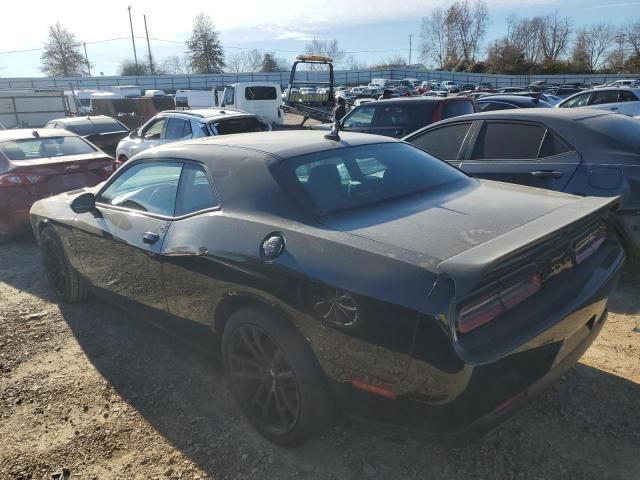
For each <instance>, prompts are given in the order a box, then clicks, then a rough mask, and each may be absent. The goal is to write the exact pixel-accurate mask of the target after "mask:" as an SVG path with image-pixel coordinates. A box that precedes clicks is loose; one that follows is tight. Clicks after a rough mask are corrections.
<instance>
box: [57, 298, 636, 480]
mask: <svg viewBox="0 0 640 480" xmlns="http://www.w3.org/2000/svg"><path fill="white" fill-rule="evenodd" d="M60 309H61V313H62V315H63V317H64V319H65V321H66V322H67V324H68V325H69V327H70V328H71V330H72V332H73V334H74V336H75V338H76V339H77V341H78V343H79V344H80V346H81V348H82V350H83V351H84V353H85V354H86V355H87V357H88V358H89V360H90V362H91V363H92V364H93V365H94V366H95V368H96V369H97V370H98V371H99V372H100V374H101V375H103V376H104V378H105V379H106V380H107V381H108V382H109V383H110V384H111V385H112V386H113V388H114V389H115V390H116V391H117V393H118V394H119V395H120V396H121V397H122V398H123V399H124V400H125V401H126V402H127V403H129V404H130V405H131V406H132V407H133V408H135V409H136V410H137V411H138V412H139V413H140V414H141V415H142V416H143V417H144V418H145V420H147V421H148V422H149V423H150V424H151V425H152V426H153V427H154V428H155V429H156V430H157V431H158V432H159V433H160V434H161V435H162V436H163V437H164V438H166V439H167V440H169V441H170V442H171V443H172V444H173V445H174V446H175V447H176V448H177V449H179V450H180V451H181V452H183V453H184V454H185V455H187V456H188V457H189V458H190V459H191V460H192V461H194V462H195V463H196V464H197V465H198V466H199V467H200V468H202V469H203V470H205V471H206V472H208V473H209V474H210V475H211V476H212V477H215V478H218V477H219V476H221V473H223V474H225V475H227V474H230V475H236V474H246V475H251V473H252V471H253V469H254V468H255V467H256V463H255V461H253V459H259V458H270V459H275V462H274V463H273V464H269V463H268V462H267V463H265V464H264V465H262V468H263V469H266V471H264V478H267V477H269V476H278V475H280V474H281V471H280V473H278V470H277V468H278V467H277V465H278V463H280V462H285V461H286V463H287V464H288V465H290V464H292V463H293V464H295V465H297V466H296V467H294V469H295V470H298V471H300V472H307V473H308V474H309V475H310V476H311V477H314V478H315V476H314V475H313V472H314V471H317V470H318V469H322V468H325V467H326V462H327V461H330V462H333V467H332V468H334V472H333V475H335V478H345V476H346V477H349V478H360V477H362V476H363V475H362V471H361V468H362V467H361V466H362V464H363V462H365V463H366V462H377V464H376V467H375V468H376V469H377V471H378V472H379V474H381V473H382V472H387V473H388V474H385V475H384V476H383V478H404V476H405V475H409V473H410V472H411V471H412V469H414V470H415V471H416V472H420V471H421V465H422V467H423V468H427V471H433V472H434V473H436V472H437V471H438V470H437V468H436V467H434V462H437V463H439V464H440V468H445V470H446V469H447V468H451V467H453V466H456V468H459V467H460V465H462V466H463V467H464V466H466V468H467V469H468V471H469V472H471V473H473V472H474V468H478V462H488V463H492V462H495V461H496V460H495V458H483V457H485V456H486V452H487V451H489V452H495V456H496V457H497V456H500V454H501V453H500V452H501V451H502V450H503V449H504V448H507V447H508V448H509V449H512V450H515V451H516V452H517V451H518V450H522V451H525V450H527V449H531V448H534V449H535V448H539V449H540V450H541V451H540V455H551V456H553V455H558V454H560V455H567V456H568V455H571V456H574V457H575V456H576V455H578V456H579V457H580V458H583V459H584V461H585V467H584V468H585V470H584V472H585V475H579V476H580V478H591V476H592V475H593V474H595V473H598V472H599V471H600V470H599V469H600V468H602V470H601V472H600V473H603V474H604V472H606V471H609V470H608V469H610V468H614V470H613V471H614V472H615V471H625V470H624V469H628V471H629V472H631V471H637V468H640V465H638V464H637V462H636V460H634V459H633V455H632V454H631V455H630V456H629V457H626V456H625V452H629V451H631V452H632V451H634V450H633V449H634V445H635V446H637V444H638V441H640V437H639V436H638V432H640V415H637V414H634V412H633V411H629V410H628V408H629V406H630V405H634V402H636V401H637V399H638V398H640V385H638V384H636V383H633V382H631V381H628V380H625V379H623V378H620V377H618V376H615V375H612V374H609V373H606V372H604V371H601V370H598V369H595V368H592V367H589V366H586V365H583V364H579V365H577V366H576V367H575V368H574V369H572V370H571V371H569V372H568V373H567V374H566V375H565V376H564V377H563V379H562V380H561V381H559V382H558V383H557V384H555V385H554V386H553V387H552V389H551V390H550V391H549V392H547V393H546V394H544V395H543V396H542V397H541V398H540V399H539V400H537V401H536V402H534V403H533V404H532V405H531V406H529V407H527V408H526V409H524V410H523V411H522V412H521V413H520V414H519V415H518V416H517V417H516V418H515V419H513V420H512V421H510V422H508V423H507V424H506V425H504V426H503V427H501V428H500V429H498V430H497V431H495V432H494V433H492V434H490V435H488V436H487V437H485V438H484V439H482V440H481V441H480V443H479V444H476V445H471V446H468V447H465V448H462V449H452V448H442V447H438V446H437V445H427V446H425V444H424V443H421V442H419V441H415V440H409V439H405V438H402V437H401V436H396V435H393V434H391V435H389V434H385V435H382V434H380V435H379V434H378V433H377V432H373V431H370V430H369V428H368V427H365V426H362V425H360V424H359V423H357V422H355V423H353V422H348V421H347V422H346V424H345V422H344V421H343V422H342V423H341V425H339V426H337V427H333V428H330V429H328V430H327V432H326V433H325V434H324V435H323V436H322V437H321V438H319V439H316V440H314V441H312V442H310V443H308V444H307V445H305V446H303V447H301V448H299V449H295V450H292V449H283V448H280V447H277V446H274V445H272V444H269V443H268V442H266V441H265V440H264V439H262V437H260V436H259V435H258V433H257V432H255V430H253V429H252V427H251V426H250V425H249V424H248V422H247V421H246V420H244V418H243V417H242V416H241V415H240V414H239V412H238V411H237V410H236V408H235V407H234V405H233V404H232V401H231V398H230V396H229V394H228V391H227V388H226V386H225V383H224V378H223V372H222V368H221V362H220V359H219V356H218V354H217V346H216V339H215V338H214V337H213V335H207V334H203V332H202V331H201V330H200V328H198V327H196V326H194V325H189V324H185V322H174V321H169V320H162V321H159V320H141V319H139V318H134V317H133V316H130V315H128V314H127V313H125V312H122V311H121V310H119V309H116V308H114V307H111V306H109V305H107V304H104V303H102V302H101V301H100V300H97V299H92V300H91V301H90V302H89V303H88V304H87V305H60ZM633 399H635V400H633ZM634 408H635V407H634ZM609 435H614V436H613V437H611V438H607V439H606V440H607V442H608V443H609V444H611V443H613V444H614V445H615V446H616V448H615V449H614V450H611V451H609V452H608V453H607V454H606V455H608V458H605V459H604V460H602V465H600V466H598V465H597V462H596V466H595V467H593V463H592V467H587V466H586V464H588V463H589V462H590V461H591V459H592V458H593V456H594V455H602V452H601V451H600V450H599V449H600V448H601V447H600V445H601V444H602V442H603V437H607V436H609ZM348 445H366V449H360V450H358V449H355V450H351V451H352V452H353V455H352V456H349V457H348V458H346V459H345V457H344V446H348ZM532 445H533V446H532ZM425 450H428V451H429V455H427V457H426V458H430V460H429V461H427V460H425ZM483 451H484V452H485V453H484V454H482V455H481V454H479V452H483ZM373 452H379V454H374V453H373ZM242 455H247V456H248V457H249V458H251V459H252V461H251V462H249V463H247V462H245V461H243V458H244V457H243V456H242ZM516 455H517V453H516ZM530 458H531V455H523V459H530ZM512 461H514V462H515V465H516V467H517V469H520V470H521V471H524V472H526V471H527V470H529V469H532V468H533V469H535V468H537V466H536V465H527V464H526V460H521V461H518V460H512ZM408 462H409V463H408ZM522 462H525V463H522ZM634 462H636V464H635V466H634ZM437 463H436V465H437ZM408 464H409V465H411V466H410V467H407V465H408ZM614 464H615V466H613V465H614ZM485 466H486V465H485ZM632 467H633V468H635V470H633V469H632ZM434 468H435V469H434ZM576 468H578V467H576ZM579 468H582V467H579ZM589 468H595V470H589ZM269 469H273V471H272V472H270V473H267V472H269ZM423 471H424V470H423ZM399 472H404V473H402V474H400V473H399ZM325 473H326V471H325ZM587 473H588V474H587ZM253 474H254V475H255V472H254V473H253ZM576 478H577V477H576ZM594 478H595V477H594ZM611 478H617V477H615V475H614V476H613V477H611ZM621 478H624V477H621Z"/></svg>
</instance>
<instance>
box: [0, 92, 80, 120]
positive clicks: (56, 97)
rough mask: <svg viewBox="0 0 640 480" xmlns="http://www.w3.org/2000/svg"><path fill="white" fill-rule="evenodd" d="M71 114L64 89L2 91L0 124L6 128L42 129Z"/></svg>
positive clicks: (0, 94)
mask: <svg viewBox="0 0 640 480" xmlns="http://www.w3.org/2000/svg"><path fill="white" fill-rule="evenodd" d="M69 113H70V108H69V102H68V99H67V97H66V96H65V94H64V90H62V89H51V88H49V89H10V90H0V124H2V125H4V127H5V128H16V127H42V126H43V125H45V124H46V123H47V122H48V121H49V120H52V119H54V118H60V117H65V116H67V115H69Z"/></svg>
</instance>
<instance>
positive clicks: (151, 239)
mask: <svg viewBox="0 0 640 480" xmlns="http://www.w3.org/2000/svg"><path fill="white" fill-rule="evenodd" d="M159 239H160V236H159V235H158V234H157V233H153V232H147V233H145V234H144V235H143V237H142V243H144V244H146V245H153V244H154V243H156V242H157V241H158V240H159Z"/></svg>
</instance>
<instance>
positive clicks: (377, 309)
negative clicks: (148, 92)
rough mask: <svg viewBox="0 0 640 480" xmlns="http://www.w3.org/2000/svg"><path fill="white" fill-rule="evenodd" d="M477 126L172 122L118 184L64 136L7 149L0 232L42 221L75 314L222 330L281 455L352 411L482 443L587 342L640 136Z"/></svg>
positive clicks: (51, 132)
mask: <svg viewBox="0 0 640 480" xmlns="http://www.w3.org/2000/svg"><path fill="white" fill-rule="evenodd" d="M473 110H474V107H473V104H472V103H471V101H470V100H469V99H465V98H464V97H448V98H437V97H436V98H427V97H419V98H415V99H411V98H406V99H390V100H382V101H376V102H372V103H368V104H365V105H362V106H361V107H358V108H356V109H354V110H352V112H350V113H349V114H347V116H345V117H344V118H343V119H342V120H341V121H340V122H338V125H336V127H337V128H334V130H333V131H332V132H324V131H306V132H302V131H289V132H269V131H268V130H270V127H269V125H267V124H266V123H264V122H262V121H261V120H260V119H259V118H258V117H256V116H252V115H244V114H239V113H233V112H232V111H224V110H220V109H212V110H207V111H198V110H193V111H186V112H164V113H162V114H160V115H158V116H157V117H154V119H152V120H150V122H148V123H147V124H146V125H145V126H143V127H142V128H141V129H139V130H138V131H136V132H135V133H133V134H130V135H129V136H127V137H124V138H123V140H122V141H121V143H120V146H118V152H125V151H126V153H122V157H120V156H119V155H120V153H118V152H117V153H116V155H118V157H117V158H118V159H119V160H120V161H121V162H123V163H122V164H121V165H119V168H118V169H117V170H116V164H115V159H112V158H110V157H108V156H107V155H104V154H102V152H101V151H100V150H99V149H98V148H97V147H95V146H93V145H92V144H91V143H90V142H89V141H87V140H86V139H83V138H81V137H78V136H76V135H74V134H73V133H71V132H67V131H66V130H62V129H42V130H33V131H31V130H24V131H19V130H14V131H11V132H0V153H2V156H1V157H0V162H3V163H0V205H2V209H0V218H2V223H0V228H1V229H2V230H0V232H2V233H12V232H13V230H12V231H9V232H8V231H7V225H12V226H13V227H14V228H16V229H17V228H18V227H15V225H18V224H19V223H20V222H23V224H22V226H23V225H24V221H25V220H26V219H27V214H28V212H29V207H31V208H30V214H29V220H30V224H31V227H32V229H33V232H34V234H35V235H36V238H37V239H38V241H39V244H40V246H41V250H42V258H43V261H44V266H45V271H46V274H47V278H48V280H49V283H50V285H51V288H52V289H53V290H54V292H55V293H56V294H57V295H58V296H59V298H60V299H61V300H62V301H66V302H78V301H81V300H83V299H84V298H85V297H86V295H87V294H88V293H89V292H90V291H91V292H94V293H96V294H97V295H99V296H101V297H103V298H105V299H107V300H110V301H113V302H115V303H116V304H118V305H120V306H126V307H127V309H128V311H131V312H135V313H137V314H139V315H142V316H145V315H147V316H148V315H153V316H156V315H157V316H170V317H172V318H176V319H179V320H180V321H185V322H193V323H195V324H199V325H202V326H205V327H207V328H208V329H210V330H211V331H213V332H214V334H215V335H217V336H218V338H219V340H220V347H221V353H222V357H223V360H224V366H225V371H226V374H227V378H228V382H229V387H230V390H231V393H232V395H233V397H234V399H235V400H236V403H237V405H238V407H239V408H240V409H241V410H242V411H243V413H244V414H245V416H246V417H247V419H248V420H249V421H250V422H251V423H252V424H253V425H254V426H255V427H256V429H257V430H258V431H259V432H260V433H262V434H263V435H264V436H265V437H266V438H268V439H270V440H272V441H274V442H276V443H280V444H289V445H294V444H299V443H301V442H303V441H305V440H306V439H308V438H309V437H311V436H313V435H314V434H316V433H317V432H318V431H320V430H321V429H322V428H323V427H326V426H327V425H328V424H330V421H331V419H332V418H334V415H335V414H336V413H337V412H341V413H346V414H353V415H357V416H360V417H364V418H366V419H368V420H371V421H374V422H377V423H381V424H385V425H393V426H394V427H395V428H400V429H404V430H406V431H417V432H419V433H420V434H422V435H426V436H429V437H432V438H438V439H442V440H446V441H458V440H468V439H469V438H471V437H473V436H476V435H478V434H482V433H484V432H486V431H488V430H490V429H492V428H494V427H495V426H496V425H498V424H499V423H501V422H502V421H503V420H504V419H505V418H507V417H509V416H510V415H511V414H513V413H514V412H515V411H517V410H518V409H519V408H521V407H522V406H523V405H525V404H526V403H527V402H528V401H529V400H531V399H532V398H534V397H535V396H536V395H537V394H539V393H540V392H541V391H543V390H544V388H545V387H546V386H548V385H549V384H550V383H552V382H553V381H554V380H555V379H556V378H558V377H559V376H561V375H562V374H563V373H564V372H565V371H566V370H567V369H568V368H570V367H571V366H572V365H573V364H575V362H577V360H578V359H579V357H580V356H581V355H582V353H583V352H584V351H585V350H586V349H587V348H588V347H589V346H590V344H591V343H592V342H593V341H594V339H595V338H596V336H597V335H598V333H599V332H600V330H601V329H602V326H603V325H604V323H605V321H606V317H607V300H608V297H609V294H610V292H611V290H612V289H613V287H614V285H615V283H616V281H617V279H618V277H619V275H620V272H621V270H622V267H623V264H624V261H625V255H626V254H625V249H626V250H627V251H628V252H629V253H631V254H633V248H634V242H636V244H637V241H638V229H639V228H640V225H639V224H638V218H640V205H639V204H637V201H638V200H639V199H640V192H638V190H637V189H638V187H639V186H640V180H639V178H640V177H639V175H638V171H637V170H638V166H637V165H638V161H637V159H638V149H639V147H640V145H639V144H638V139H640V135H639V133H640V132H639V130H640V123H639V122H638V121H637V120H634V119H632V118H629V117H626V116H622V115H618V114H615V113H609V112H603V111H597V110H590V109H581V108H579V109H548V108H546V109H542V108H536V109H517V110H516V109H511V110H508V111H495V112H487V113H472V112H473ZM464 114H466V115H464ZM425 119H428V120H425ZM433 122H436V123H433ZM425 125H426V127H425ZM16 132H18V133H16ZM234 133H241V134H234ZM327 133H328V134H327ZM230 134H232V135H230ZM405 135H408V136H406V137H405V138H404V140H399V139H394V138H391V137H394V136H395V137H403V136H405ZM196 137H197V138H196ZM185 139H187V140H186V141H179V142H178V141H177V140H185ZM160 144H162V145H160ZM151 146H155V147H156V148H148V147H151ZM461 169H462V170H461ZM463 170H469V171H470V172H472V173H474V174H475V175H476V176H479V177H486V178H488V179H486V180H485V179H483V180H480V179H478V178H476V177H475V176H469V175H468V174H466V173H465V172H464V171H463ZM495 180H500V181H495ZM506 182H508V183H506ZM518 183H519V184H521V185H516V184H518ZM531 187H539V188H531ZM553 190H555V191H553ZM60 192H63V193H60ZM563 192H564V193H563ZM567 193H569V194H572V195H569V194H567ZM51 194H54V195H53V196H51ZM43 197H49V198H46V199H42V200H38V198H43ZM16 199H19V200H20V201H21V202H22V203H21V204H20V208H19V209H15V208H13V207H14V206H15V202H16V201H17V200H16ZM36 200H37V201H36ZM34 201H35V203H34ZM31 204H33V205H32V206H31ZM14 211H15V212H17V213H13V212H14ZM6 212H11V215H14V216H15V218H13V223H11V222H7V221H6V220H5V218H8V217H6Z"/></svg>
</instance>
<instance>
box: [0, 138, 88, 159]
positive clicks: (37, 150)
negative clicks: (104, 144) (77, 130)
mask: <svg viewBox="0 0 640 480" xmlns="http://www.w3.org/2000/svg"><path fill="white" fill-rule="evenodd" d="M0 150H2V153H4V154H5V155H6V156H7V158H8V159H9V160H37V159H39V158H48V157H63V156H66V155H82V154H86V153H93V152H95V151H96V150H95V149H94V148H93V147H92V146H91V145H89V144H88V143H87V142H85V141H84V140H82V139H81V138H78V137H41V138H27V139H24V140H13V141H10V142H3V143H0Z"/></svg>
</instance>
